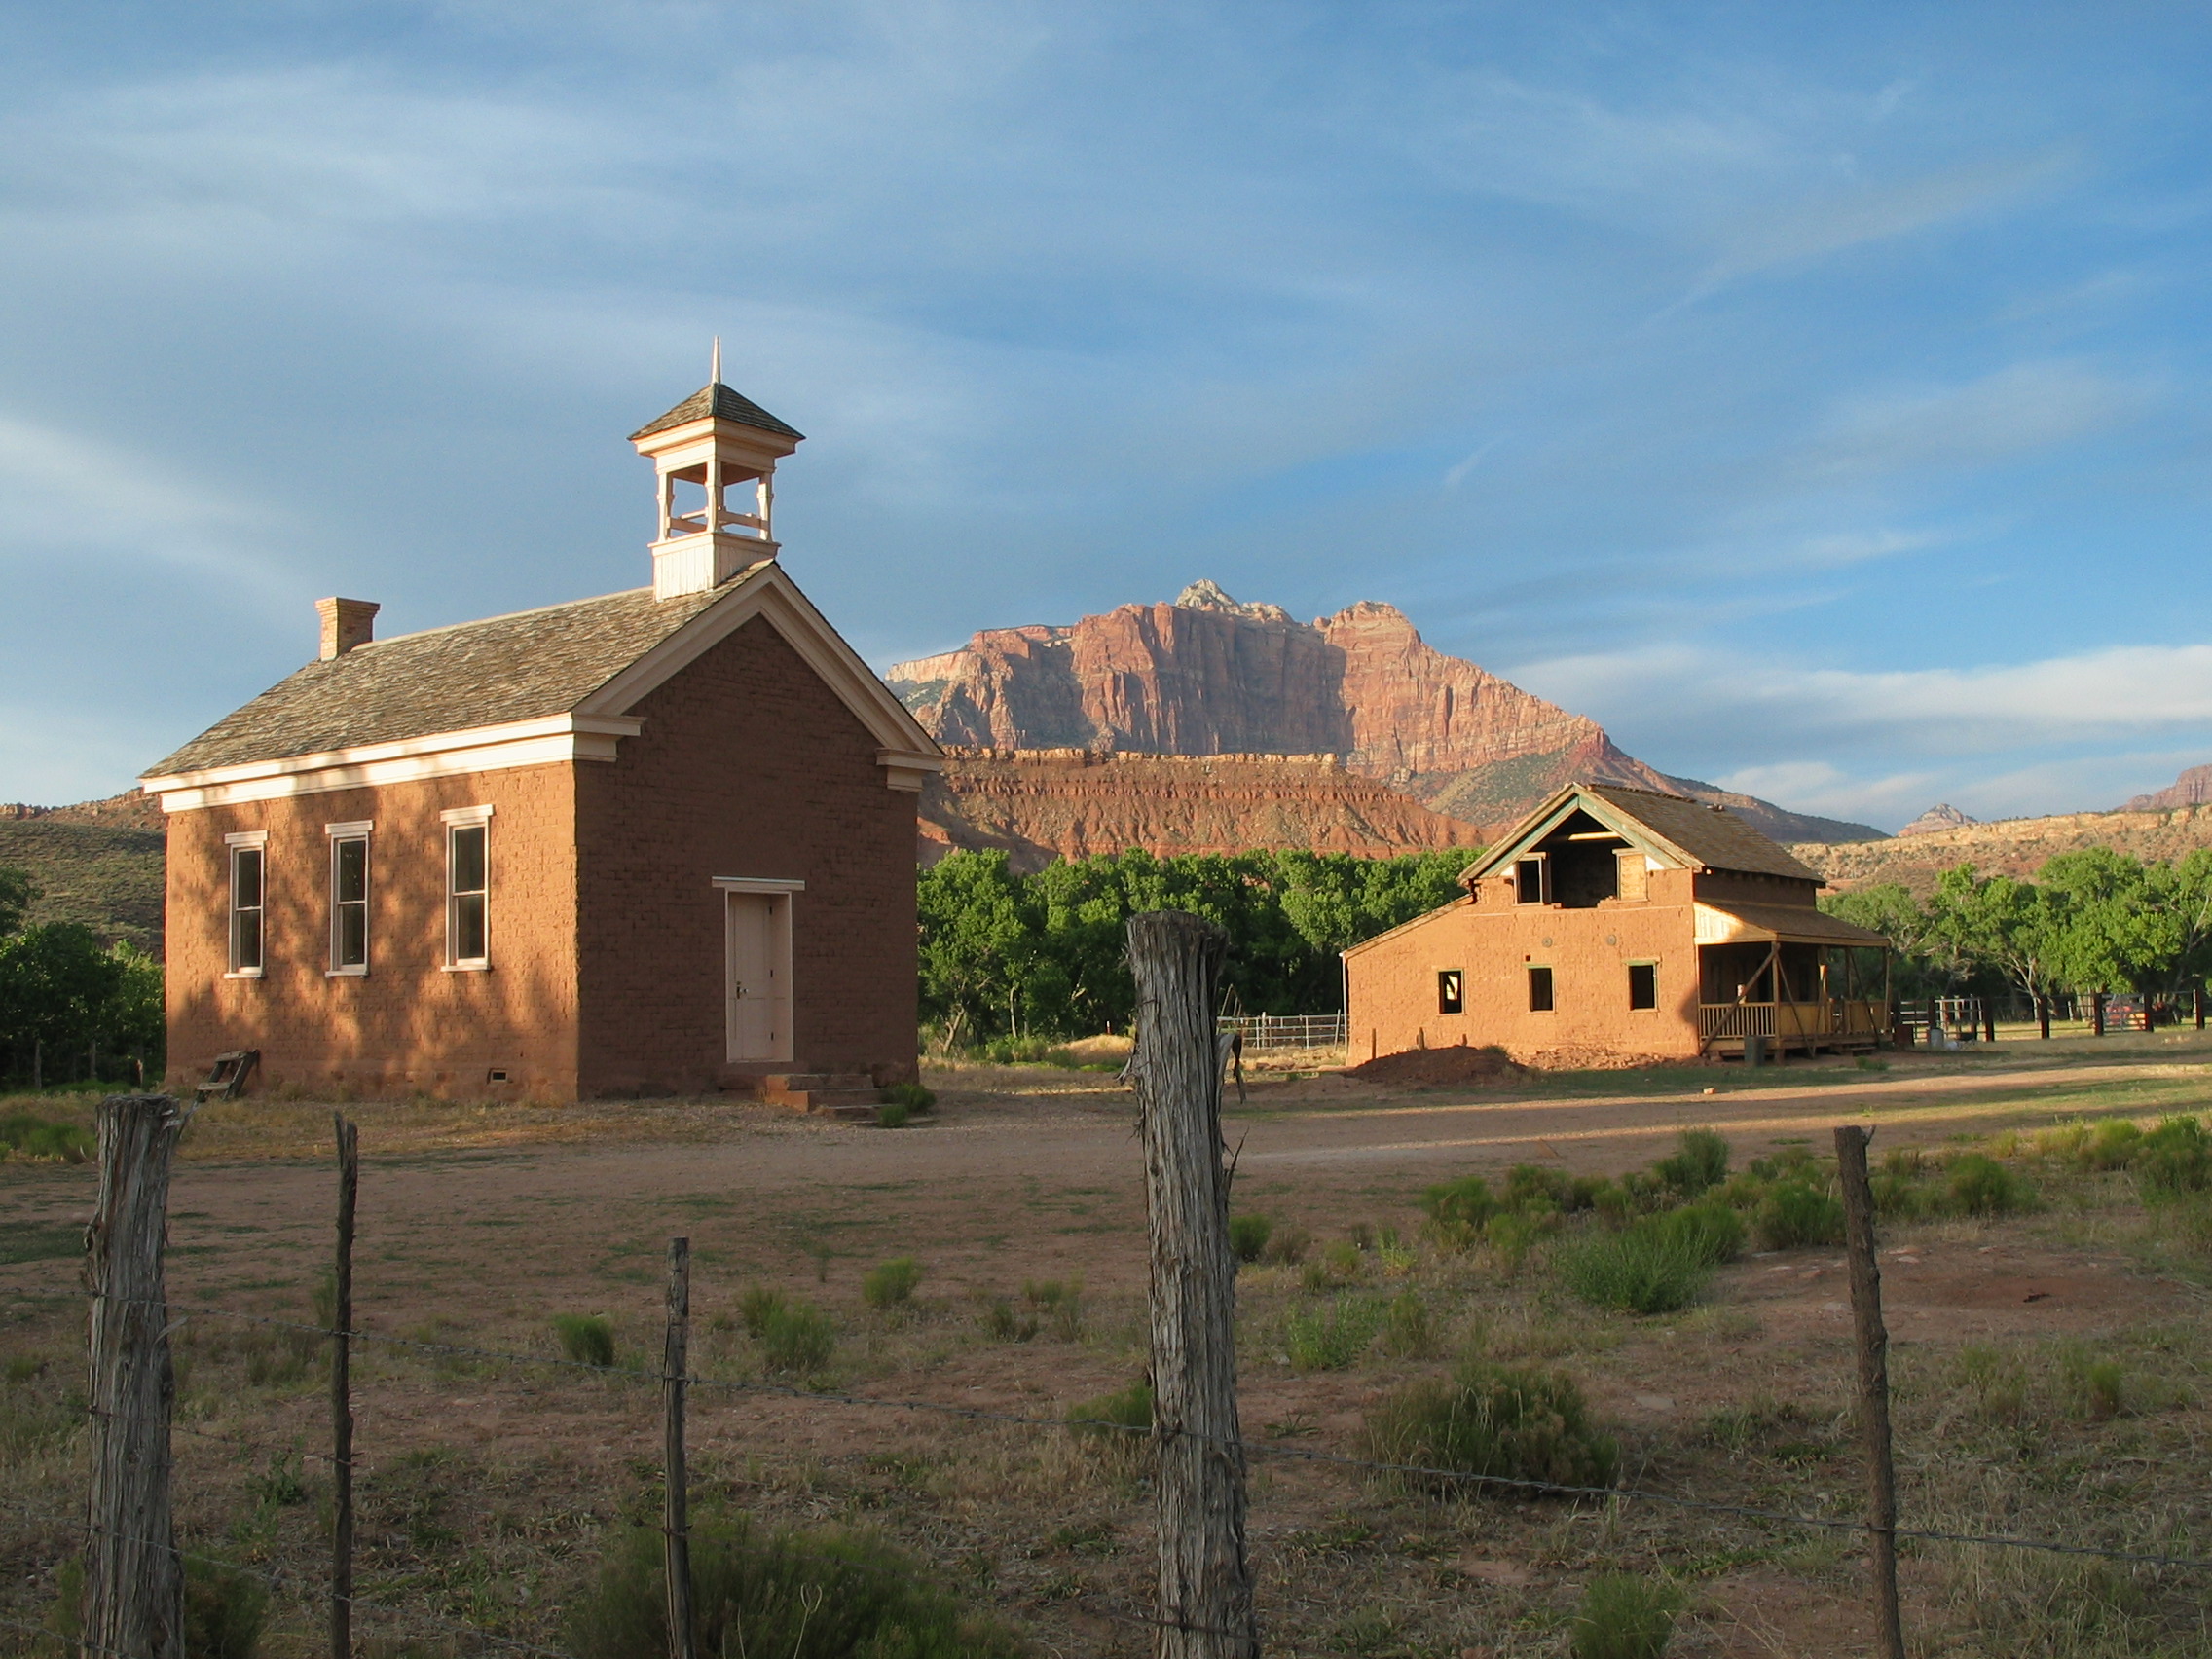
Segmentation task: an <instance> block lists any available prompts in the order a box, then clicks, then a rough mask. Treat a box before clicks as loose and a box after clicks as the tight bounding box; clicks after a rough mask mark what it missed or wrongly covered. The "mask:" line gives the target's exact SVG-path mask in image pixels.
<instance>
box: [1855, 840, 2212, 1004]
mask: <svg viewBox="0 0 2212 1659" xmlns="http://www.w3.org/2000/svg"><path fill="white" fill-rule="evenodd" d="M1821 907H1822V908H1823V909H1825V910H1827V911H1829V912H1830V913H1832V914H1834V915H1838V916H1841V917H1842V918H1843V919H1844V920H1846V921H1851V922H1857V923H1859V924H1860V925H1861V926H1862V927H1869V928H1874V929H1878V930H1879V931H1880V932H1882V933H1885V934H1887V935H1888V936H1889V937H1890V940H1891V943H1892V944H1893V945H1894V946H1895V947H1896V950H1897V959H1898V968H1899V975H1898V980H1897V991H1898V994H1899V996H1902V997H1925V996H1941V995H1950V994H1955V993H1963V992H1975V993H1981V994H1987V993H1989V992H1993V991H1998V990H2016V991H2018V992H2019V993H2020V994H2022V995H2023V996H2027V997H2062V996H2067V995H2070V994H2071V995H2085V994H2087V993H2090V992H2095V991H2106V992H2134V993H2137V994H2140V995H2143V996H2147V997H2157V998H2167V999H2171V998H2177V997H2179V996H2181V995H2183V994H2184V993H2186V992H2188V991H2189V990H2191V989H2193V988H2194V987H2196V986H2200V985H2202V984H2204V982H2205V979H2206V976H2207V975H2208V974H2212V848H2202V847H2200V848H2198V849H2197V850H2196V851H2194V852H2193V853H2191V854H2189V855H2188V856H2187V857H2185V858H2182V859H2179V860H2176V861H2174V862H2172V863H2145V862H2144V861H2142V860H2140V859H2135V858H2130V857H2129V856H2128V855H2127V854H2125V853H2120V852H2115V851H2113V850H2112V849H2111V848H2108V847H2091V848H2088V849H2085V850H2083V851H2082V852H2075V853H2061V854H2060V855H2059V856H2058V857H2056V858H2054V859H2052V860H2050V861H2049V862H2048V863H2047V864H2046V865H2045V866H2043V867H2042V868H2041V869H2039V870H2038V871H2036V874H2035V878H2034V879H2033V880H2030V881H2023V880H2018V879H2016V878H2014V877H2012V876H2009V875H1982V874H1980V873H1979V872H1977V871H1976V870H1975V868H1974V866H1972V865H1960V866H1957V867H1956V868H1954V869H1948V870H1945V871H1944V872H1943V873H1942V875H1941V876H1940V877H1938V878H1937V880H1936V887H1935V891H1934V892H1932V893H1930V894H1929V896H1928V897H1927V898H1926V899H1925V900H1920V899H1916V898H1914V896H1913V895H1912V894H1911V893H1910V892H1909V891H1908V890H1907V889H1905V888H1904V887H1903V886H1901V885H1899V883H1896V882H1888V883H1885V884H1883V885H1881V886H1877V887H1865V888H1861V889H1860V890H1858V891H1857V892H1854V893H1842V894H1835V895H1831V896H1827V897H1824V898H1823V899H1822V901H1821Z"/></svg>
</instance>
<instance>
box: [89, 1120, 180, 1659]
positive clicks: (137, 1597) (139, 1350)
mask: <svg viewBox="0 0 2212 1659" xmlns="http://www.w3.org/2000/svg"><path fill="white" fill-rule="evenodd" d="M188 1116H189V1114H188V1113H186V1112H183V1111H181V1110H179V1108H178V1106H177V1103H176V1101H175V1100H174V1099H172V1098H171V1097H170V1096H168V1095H166V1094H111V1095H109V1096H108V1097H107V1098H106V1099H105V1100H103V1101H101V1102H100V1107H99V1156H100V1189H99V1207H98V1208H97V1209H96V1210H95V1211H94V1212H93V1215H92V1225H91V1226H90V1227H88V1228H87V1229H86V1230H85V1258H86V1260H85V1278H86V1286H85V1288H86V1289H87V1290H88V1291H89V1292H91V1295H92V1345H91V1346H92V1387H91V1394H92V1400H91V1416H92V1482H91V1495H90V1498H89V1500H88V1503H87V1514H86V1522H87V1534H88V1535H87V1537H86V1541H85V1604H84V1611H83V1630H84V1652H85V1655H86V1659H103V1656H107V1655H116V1654H121V1655H126V1656H128V1659H183V1654H184V1563H183V1560H182V1559H181V1558H180V1557H179V1556H178V1555H177V1551H176V1532H175V1529H174V1526H173V1524H172V1522H171V1519H170V1514H169V1413H170V1409H171V1407H172V1406H173V1405H174V1404H175V1398H176V1377H175V1374H174V1372H173V1371H172V1370H171V1369H170V1365H169V1336H168V1295H167V1291H166V1288H165V1286H164V1284H163V1278H162V1252H163V1249H164V1247H165V1245H166V1242H167V1238H166V1235H167V1231H168V1202H169V1165H170V1163H171V1161H172V1160H173V1159H174V1156H175V1153H176V1143H177V1137H178V1135H179V1134H180V1133H182V1131H183V1128H184V1121H185V1119H186V1117H188Z"/></svg>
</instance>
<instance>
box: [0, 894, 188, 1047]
mask: <svg viewBox="0 0 2212 1659" xmlns="http://www.w3.org/2000/svg"><path fill="white" fill-rule="evenodd" d="M37 897H38V888H37V885H36V883H34V882H33V881H32V880H31V878H30V875H29V873H28V872H27V871H24V870H20V869H13V868H0V1078H5V1079H7V1080H9V1081H12V1082H16V1083H30V1084H34V1085H44V1086H47V1087H52V1086H53V1085H55V1084H57V1083H70V1082H75V1081H77V1080H78V1079H92V1078H95V1077H105V1078H108V1079H111V1080H120V1079H129V1080H133V1081H135V1080H136V1079H137V1078H138V1077H139V1076H140V1075H141V1071H142V1072H143V1075H145V1076H149V1077H153V1078H157V1079H158V1078H159V1077H160V1076H161V1074H162V1064H163V1042H164V1037H165V1029H166V1028H165V1019H164V1014H163V1008H162V965H161V964H160V963H159V962H157V961H155V960H154V958H152V957H151V956H148V955H147V954H146V953H145V952H144V951H142V950H139V949H137V948H136V947H135V946H133V945H130V944H128V943H118V944H114V945H103V944H102V943H101V942H100V940H99V936H98V935H96V934H94V933H93V932H92V929H90V928H88V927H86V926H84V925H83V924H82V923H80V922H32V921H30V920H29V915H30V907H31V903H32V901H34V900H35V899H36V898H37Z"/></svg>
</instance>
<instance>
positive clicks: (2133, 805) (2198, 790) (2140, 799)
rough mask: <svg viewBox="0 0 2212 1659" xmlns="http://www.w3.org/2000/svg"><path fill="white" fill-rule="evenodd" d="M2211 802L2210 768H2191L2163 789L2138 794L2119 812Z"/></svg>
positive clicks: (2198, 804) (2211, 769)
mask: <svg viewBox="0 0 2212 1659" xmlns="http://www.w3.org/2000/svg"><path fill="white" fill-rule="evenodd" d="M2207 802H2212V766H2192V767H2190V768H2189V769H2188V770H2187V771H2185V772H2183V773H2182V775H2181V776H2180V777H2178V778H2176V779H2175V780H2174V781H2173V782H2172V783H2170V784H2168V785H2167V786H2166V787H2165V788H2164V789H2162V790H2158V791H2156V792H2154V793H2151V794H2139V795H2137V796H2136V797H2135V798H2134V799H2133V800H2131V801H2129V802H2128V803H2127V805H2126V806H2125V807H2123V808H2122V809H2121V810H2122V811H2125V812H2157V811H2160V810H2162V809H2163V808H2166V807H2171V806H2203V805H2204V804H2206V803H2207Z"/></svg>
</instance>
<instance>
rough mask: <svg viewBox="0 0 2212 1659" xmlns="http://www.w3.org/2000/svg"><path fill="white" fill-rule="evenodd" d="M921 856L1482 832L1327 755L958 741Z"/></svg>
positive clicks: (1393, 847)
mask: <svg viewBox="0 0 2212 1659" xmlns="http://www.w3.org/2000/svg"><path fill="white" fill-rule="evenodd" d="M920 834H921V857H922V863H924V864H925V865H926V864H934V863H936V862H937V860H938V859H939V858H941V857H942V856H943V855H944V854H945V853H946V852H948V851H951V850H953V849H954V848H971V849H974V848H990V847H997V848H1001V849H1003V850H1004V851H1005V852H1006V853H1007V854H1008V855H1009V856H1010V858H1011V860H1012V862H1013V864H1014V867H1015V868H1017V869H1019V870H1022V871H1024V872H1026V871H1030V870H1035V869H1038V868H1041V867H1042V866H1045V865H1048V864H1050V863H1051V862H1052V860H1053V859H1054V858H1068V859H1075V858H1083V857H1085V856H1087V855H1088V854H1091V853H1118V852H1121V851H1123V850H1124V849H1125V848H1129V847H1142V848H1144V849H1145V850H1146V851H1148V852H1152V853H1156V854H1159V855H1160V856H1161V857H1167V856H1170V855H1172V854H1176V853H1237V852H1247V851H1254V850H1258V849H1264V848H1304V849H1306V850H1308V851H1310V852H1316V853H1360V854H1365V855H1368V856H1379V855H1388V854H1393V853H1411V852H1419V851H1422V850H1425V849H1427V848H1432V847H1466V848H1468V849H1470V851H1471V849H1473V848H1475V847H1477V846H1479V845H1481V843H1482V831H1481V830H1478V829H1477V828H1476V827H1475V826H1474V825H1472V824H1463V823H1460V822H1458V821H1456V820H1455V819H1452V818H1447V817H1445V816H1443V815H1442V814H1440V813H1435V812H1431V811H1429V809H1428V808H1426V807H1424V806H1422V805H1421V804H1420V803H1419V802H1418V801H1415V800H1410V799H1408V798H1407V797H1406V796H1404V795H1402V794H1399V793H1396V792H1395V791H1393V790H1389V789H1386V788H1384V787H1383V785H1381V784H1379V783H1376V782H1375V781H1374V780H1373V779H1371V778H1363V777H1361V776H1359V775H1358V774H1357V773H1356V772H1348V771H1346V769H1345V768H1344V766H1343V765H1342V764H1341V763H1340V762H1339V761H1338V760H1337V758H1336V757H1335V756H1329V755H1297V756H1281V755H1216V756H1171V755H1106V754H1099V753H1097V752H1095V751H1087V750H1082V749H1047V750H1024V751H1020V752H1001V751H993V750H955V751H953V752H952V756H951V758H950V760H949V762H948V763H947V764H946V766H945V769H944V772H943V774H942V775H941V776H940V777H937V778H933V779H932V780H930V783H929V786H928V787H927V789H925V790H924V791H923V793H922V803H921V825H920Z"/></svg>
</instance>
